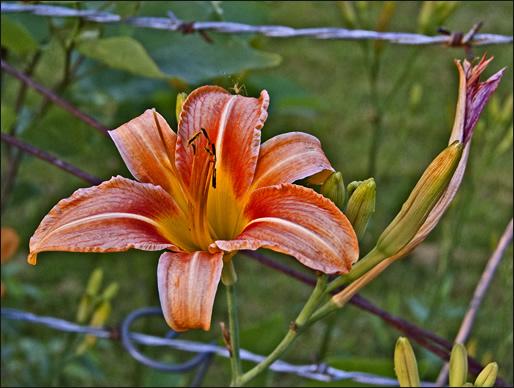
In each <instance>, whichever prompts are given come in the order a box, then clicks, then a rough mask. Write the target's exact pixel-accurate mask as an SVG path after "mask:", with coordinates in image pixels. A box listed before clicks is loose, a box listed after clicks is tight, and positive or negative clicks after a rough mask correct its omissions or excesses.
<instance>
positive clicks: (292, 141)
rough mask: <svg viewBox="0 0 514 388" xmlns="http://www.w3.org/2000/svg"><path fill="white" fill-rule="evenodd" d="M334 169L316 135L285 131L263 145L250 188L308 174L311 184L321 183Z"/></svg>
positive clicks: (283, 181) (252, 189) (288, 181)
mask: <svg viewBox="0 0 514 388" xmlns="http://www.w3.org/2000/svg"><path fill="white" fill-rule="evenodd" d="M332 172H334V169H333V168H332V166H331V165H330V162H329V161H328V159H327V157H326V156H325V154H324V152H323V150H322V149H321V143H320V142H319V140H318V139H317V138H316V137H314V136H311V135H309V134H307V133H302V132H290V133H285V134H283V135H278V136H275V137H273V138H271V139H269V140H268V141H266V142H264V143H263V144H262V146H261V151H260V154H259V160H258V162H257V169H256V171H255V178H254V180H253V183H252V187H251V189H250V191H254V190H256V189H258V188H261V187H266V186H272V185H279V184H282V183H293V182H294V181H297V180H299V179H303V178H306V177H311V178H310V179H309V182H310V183H313V184H320V183H323V182H324V181H325V179H327V177H328V176H329V175H330V174H331V173H332Z"/></svg>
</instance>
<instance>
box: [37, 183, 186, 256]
mask: <svg viewBox="0 0 514 388" xmlns="http://www.w3.org/2000/svg"><path fill="white" fill-rule="evenodd" d="M188 241H190V237H189V232H188V221H187V217H186V216H185V215H184V213H183V212H182V211H181V210H180V208H179V207H178V206H177V204H176V203H175V201H174V200H173V198H172V197H171V196H170V195H169V194H168V193H167V192H166V191H164V189H162V188H161V187H160V186H154V185H152V184H150V183H139V182H135V181H132V180H129V179H126V178H123V177H121V176H118V177H115V178H112V179H111V180H109V181H107V182H104V183H102V184H101V185H99V186H94V187H90V188H87V189H79V190H77V191H75V193H73V195H72V196H71V197H69V198H67V199H63V200H61V201H59V203H58V204H57V205H55V206H54V208H53V209H52V210H51V211H50V213H48V214H47V215H46V216H45V218H44V219H43V221H41V224H40V225H39V227H38V229H37V230H36V232H35V233H34V235H33V236H32V238H31V239H30V254H29V257H28V261H29V263H31V264H36V256H37V254H38V253H39V252H43V251H68V252H120V251H126V250H128V249H130V248H136V249H142V250H145V251H157V250H161V249H165V248H169V249H174V250H181V249H184V250H188V249H193V246H192V245H191V246H189V245H188ZM178 242H180V245H179V243H178Z"/></svg>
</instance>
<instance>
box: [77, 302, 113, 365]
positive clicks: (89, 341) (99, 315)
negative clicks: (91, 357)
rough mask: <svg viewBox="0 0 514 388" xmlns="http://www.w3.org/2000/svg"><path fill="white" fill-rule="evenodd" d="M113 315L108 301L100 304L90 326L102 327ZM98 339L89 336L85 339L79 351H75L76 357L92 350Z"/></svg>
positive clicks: (78, 348)
mask: <svg viewBox="0 0 514 388" xmlns="http://www.w3.org/2000/svg"><path fill="white" fill-rule="evenodd" d="M110 314H111V304H110V303H109V302H107V301H103V302H101V303H100V305H99V306H98V307H97V308H96V310H95V312H94V313H93V317H92V318H91V322H90V326H92V327H102V326H103V325H104V323H105V321H107V318H109V315H110ZM96 339H97V337H96V336H94V335H92V334H88V335H86V336H85V337H84V340H83V341H82V343H81V344H80V345H79V346H78V347H77V350H76V351H75V354H76V355H81V354H84V353H85V352H86V350H88V349H89V348H91V347H92V346H93V345H94V344H95V343H96Z"/></svg>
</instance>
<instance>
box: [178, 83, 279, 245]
mask: <svg viewBox="0 0 514 388" xmlns="http://www.w3.org/2000/svg"><path fill="white" fill-rule="evenodd" d="M268 103H269V97H268V94H267V92H266V91H263V92H262V93H261V96H260V98H259V99H256V98H250V97H243V96H240V95H232V94H230V93H228V92H227V91H226V90H224V89H222V88H219V87H215V86H206V87H201V88H199V89H196V90H195V91H194V92H192V93H191V94H190V95H189V96H188V98H187V100H186V101H185V102H184V105H183V106H182V112H181V115H180V123H179V129H178V134H177V135H178V139H177V148H176V164H177V169H178V171H179V173H180V176H181V177H182V179H183V181H184V182H185V183H186V186H188V187H190V186H191V184H192V182H191V181H190V177H191V176H192V175H193V174H192V172H191V169H192V167H193V159H194V158H193V147H187V142H188V140H189V139H191V138H192V137H193V135H194V134H195V133H197V132H198V131H200V130H201V129H202V128H203V129H205V130H206V132H207V134H208V137H209V140H210V141H211V142H212V144H213V145H214V147H215V152H216V182H217V184H216V188H214V187H213V186H214V185H212V186H211V188H210V191H209V194H208V205H207V218H208V219H209V222H210V224H211V226H212V227H213V228H214V231H215V233H216V235H217V236H218V237H220V238H227V239H228V238H231V237H233V234H234V225H235V224H236V221H237V218H238V216H239V213H240V210H241V207H242V202H243V198H244V197H245V196H246V193H247V192H248V189H249V188H250V185H251V183H252V181H253V177H254V174H255V168H256V165H257V159H258V156H259V149H260V136H261V133H260V129H261V128H262V126H263V124H264V121H265V120H266V118H267V112H266V109H267V107H268ZM207 146H208V140H207V139H206V138H205V137H204V136H200V137H199V138H198V139H197V143H196V149H197V150H198V151H197V152H204V151H203V150H204V148H205V147H207ZM195 167H196V168H202V167H203V165H202V163H196V164H195ZM196 175H200V174H196ZM194 184H197V182H194Z"/></svg>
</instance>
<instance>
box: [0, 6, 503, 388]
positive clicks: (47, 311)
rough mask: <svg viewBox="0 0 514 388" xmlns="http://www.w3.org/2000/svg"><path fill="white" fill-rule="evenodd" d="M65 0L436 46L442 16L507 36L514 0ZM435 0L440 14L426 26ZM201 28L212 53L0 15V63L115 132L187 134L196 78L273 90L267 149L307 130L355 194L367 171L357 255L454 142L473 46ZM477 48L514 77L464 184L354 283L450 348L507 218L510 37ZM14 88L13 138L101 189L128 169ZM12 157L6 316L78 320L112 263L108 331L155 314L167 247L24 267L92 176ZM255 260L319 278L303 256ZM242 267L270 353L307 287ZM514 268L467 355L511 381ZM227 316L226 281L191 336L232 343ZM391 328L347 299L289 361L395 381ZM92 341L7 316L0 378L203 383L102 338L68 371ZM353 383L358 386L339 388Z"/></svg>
mask: <svg viewBox="0 0 514 388" xmlns="http://www.w3.org/2000/svg"><path fill="white" fill-rule="evenodd" d="M34 3H52V2H34ZM59 5H61V6H67V7H70V8H74V9H98V10H103V11H107V12H111V13H116V14H120V15H122V16H124V17H130V16H158V17H166V12H167V11H168V10H171V11H172V12H173V13H174V14H175V15H176V16H177V17H178V18H180V19H181V20H184V21H193V20H194V21H208V20H210V21H221V20H224V21H232V22H238V23H247V24H252V25H283V26H289V27H293V28H311V27H346V28H355V29H368V30H376V31H377V30H378V31H393V32H412V33H424V34H427V35H436V34H437V33H436V27H437V26H440V25H444V26H446V27H447V28H448V29H449V30H452V31H462V32H467V31H468V30H469V29H470V28H471V27H472V26H473V24H475V23H477V22H479V21H483V22H484V25H483V27H482V29H481V30H480V31H479V33H491V34H500V35H507V36H512V34H513V31H512V25H513V22H512V20H513V9H512V8H513V5H512V2H497V1H487V2H486V1H477V2H355V3H354V2H339V3H338V2H274V1H266V2H153V1H150V2H130V1H129V2H73V1H72V2H62V3H60V4H59ZM430 7H432V11H433V13H432V15H431V17H429V18H426V19H423V18H422V17H420V14H422V12H426V11H427V10H429V9H430ZM352 15H353V16H352ZM420 20H421V21H420ZM207 35H208V36H209V38H210V39H211V40H212V43H209V42H208V41H207V40H205V39H203V38H202V36H201V35H199V34H187V35H184V34H181V33H179V32H167V31H160V30H153V29H144V28H136V27H132V26H129V25H126V24H120V23H118V24H98V23H93V22H87V21H84V20H77V19H75V18H65V19H64V18H50V17H44V16H35V15H29V14H21V13H17V14H14V13H2V59H4V60H6V61H7V63H9V64H10V65H11V66H14V67H15V68H17V69H19V70H20V71H24V72H27V73H30V75H31V77H33V78H34V79H35V80H36V81H38V82H40V83H41V84H43V85H45V86H46V87H48V88H50V89H53V90H55V91H56V93H58V94H59V95H61V96H62V97H63V98H64V99H66V100H67V101H68V102H70V103H71V104H72V105H74V106H75V107H77V108H79V109H80V110H82V111H84V112H86V113H88V114H89V115H91V116H93V117H95V118H96V119H97V120H98V121H99V122H101V123H102V124H104V125H105V126H107V127H108V128H111V129H114V128H116V127H117V126H119V125H121V124H123V123H125V122H127V121H129V120H130V119H132V118H134V117H136V116H138V115H140V114H141V113H142V112H143V111H144V110H145V109H147V108H150V107H155V108H156V109H157V110H158V111H159V112H160V113H161V114H162V115H163V116H164V117H165V118H166V119H167V120H168V122H169V123H170V125H171V127H172V128H176V119H175V99H176V95H177V93H178V92H183V91H184V92H191V91H192V90H193V89H195V88H196V87H198V86H201V85H204V84H217V85H221V86H224V87H225V88H230V87H233V86H234V85H235V84H236V83H237V84H239V85H241V84H244V85H245V87H246V90H247V93H248V95H249V96H258V94H259V92H260V90H262V89H266V90H268V92H269V94H270V97H271V102H270V108H269V117H268V120H267V122H266V124H265V126H264V128H263V129H262V138H263V141H264V140H266V139H268V138H270V137H272V136H275V135H277V134H280V133H284V132H289V131H302V132H307V133H310V134H313V135H315V136H317V137H318V138H319V139H320V141H321V144H322V146H323V149H324V151H325V153H326V154H327V156H328V158H329V160H330V161H331V163H332V165H333V166H334V168H335V169H336V170H338V171H341V172H342V173H343V177H344V180H345V183H350V182H351V181H353V180H364V179H367V178H368V177H370V176H372V177H374V179H375V181H376V184H377V204H376V214H375V215H374V217H373V218H372V220H371V222H370V224H369V226H368V230H367V232H366V235H365V236H364V238H363V240H362V241H361V242H360V244H361V251H362V252H363V253H366V252H367V251H369V249H371V247H372V246H373V245H374V243H375V242H376V239H377V238H378V236H379V235H380V233H381V231H382V230H383V229H384V228H385V227H386V226H387V225H388V223H389V222H390V221H391V220H392V219H393V218H394V216H395V215H396V213H397V212H398V211H399V209H400V207H401V205H402V203H403V202H404V201H405V199H406V198H407V196H408V194H409V192H410V190H411V189H412V188H413V186H414V185H415V183H416V181H417V179H418V178H419V177H420V176H421V174H422V172H423V171H424V169H425V167H426V166H427V165H428V164H429V163H430V161H431V160H432V159H433V158H434V157H435V156H436V155H437V154H438V153H439V152H440V151H441V150H442V149H443V148H444V147H445V146H446V144H447V142H448V138H449V134H450V131H451V128H452V124H453V118H454V110H455V105H456V100H457V89H458V72H457V68H456V66H455V64H454V63H453V60H454V59H455V58H457V59H464V58H465V57H466V53H465V52H464V50H463V49H462V48H448V47H443V46H405V45H392V44H378V43H376V42H371V41H343V40H317V39H310V38H304V37H302V38H271V37H262V36H255V35H238V36H235V35H226V34H217V33H214V32H209V33H207ZM472 51H473V54H474V55H475V56H482V55H483V54H484V53H485V52H487V53H488V55H489V56H494V57H495V59H494V60H493V62H492V63H491V64H490V65H489V67H488V68H487V69H486V71H485V73H484V79H485V78H487V77H489V76H490V75H492V74H494V73H496V72H497V71H498V70H499V69H501V68H503V67H505V66H507V70H506V71H505V73H504V76H503V80H502V81H501V83H500V85H499V87H498V89H497V90H496V92H495V94H494V95H493V97H492V99H491V100H490V102H489V103H488V105H487V106H486V108H485V110H484V113H483V114H482V117H481V119H480V120H479V122H478V124H477V126H476V128H475V133H474V138H473V142H472V145H471V154H470V158H469V162H468V168H467V172H466V175H465V177H464V181H463V184H462V186H461V188H460V191H459V193H458V195H457V197H456V198H455V201H454V203H453V204H452V205H451V206H450V208H449V209H448V211H447V213H446V214H445V216H444V217H443V218H442V220H441V222H440V223H439V225H438V226H437V227H436V228H435V229H434V231H433V232H432V234H431V235H430V236H429V237H428V238H427V240H426V241H425V242H424V243H423V244H422V245H420V246H419V247H418V248H417V250H416V251H415V252H413V253H412V254H411V255H410V256H408V257H407V258H405V259H403V260H401V261H399V262H397V263H395V264H394V265H392V266H391V267H390V268H388V269H387V271H385V273H383V274H382V275H380V276H379V277H378V278H377V279H376V280H375V281H374V282H372V283H371V284H370V285H369V286H367V287H366V288H365V289H364V290H363V291H362V292H361V295H363V296H364V297H366V298H368V299H369V300H370V301H372V302H373V303H374V304H376V305H377V306H379V307H380V308H382V309H384V310H387V311H389V312H390V313H392V314H397V315H399V316H400V317H402V318H405V319H407V320H409V321H411V322H412V323H414V324H416V325H419V326H421V327H423V328H425V329H427V330H430V331H432V332H434V333H436V334H437V335H439V336H440V337H442V338H444V339H447V340H449V341H452V339H453V338H455V336H456V334H457V331H458V329H459V326H460V323H461V320H462V318H463V316H464V313H465V311H466V309H467V306H468V303H469V301H470V299H471V297H472V295H473V292H474V289H475V286H476V284H477V282H478V280H479V278H480V276H481V273H482V271H483V269H484V267H485V265H486V263H487V260H488V258H489V257H490V255H491V253H492V252H493V250H494V249H495V247H496V245H497V243H498V241H499V238H500V236H501V234H502V233H503V231H504V229H505V227H506V225H507V223H508V222H509V220H510V219H511V218H512V181H513V180H512V176H513V171H512V170H513V160H512V155H513V152H512V93H513V92H512V90H513V88H512V81H513V80H512V68H513V67H512V58H513V55H512V54H513V53H512V44H503V45H490V46H482V47H475V48H473V50H472ZM20 95H22V94H21V93H20V82H19V81H18V80H16V79H14V78H13V77H11V76H10V75H8V74H7V73H4V72H3V73H2V104H1V108H2V112H1V113H2V114H1V119H2V132H4V133H13V131H14V133H15V134H16V136H17V137H18V138H20V139H21V140H23V141H25V142H27V143H29V144H31V145H33V146H35V147H37V148H40V149H42V150H44V151H46V152H49V153H51V154H53V155H55V156H58V157H59V158H61V159H63V160H65V161H67V162H69V163H71V164H73V165H75V166H77V167H79V168H81V169H83V170H85V171H87V172H89V173H90V174H92V175H95V176H97V177H99V178H101V179H103V180H108V179H109V178H110V177H111V176H113V175H117V174H120V175H123V176H126V177H130V173H129V172H128V170H127V169H126V167H125V166H124V164H123V162H122V160H121V157H120V156H119V154H118V152H117V150H116V148H115V146H114V144H113V143H112V141H111V140H110V139H108V138H106V137H104V136H103V135H101V134H99V133H98V132H96V131H94V130H93V129H92V128H90V127H88V126H87V125H86V124H84V123H83V122H81V121H79V120H77V119H76V118H75V117H73V116H72V115H70V114H69V113H68V112H66V111H64V110H63V109H61V108H59V107H57V106H55V105H52V104H45V103H44V101H43V100H42V97H41V96H40V95H39V94H37V93H36V92H34V91H33V90H31V89H28V90H27V91H26V95H25V98H24V99H20V97H19V96H20ZM15 154H16V152H15V151H14V150H13V149H12V148H9V147H6V145H5V143H3V142H2V206H3V208H2V227H4V226H8V227H11V228H14V229H15V230H16V231H17V233H18V234H19V235H20V238H21V243H20V246H19V249H18V251H17V252H16V254H15V255H14V256H13V257H12V258H11V259H10V260H9V261H7V262H5V263H3V264H2V281H3V284H4V286H5V288H6V294H5V295H4V297H3V298H2V307H12V308H17V309H22V310H25V311H29V312H31V313H34V314H38V315H43V316H52V317H57V318H62V319H66V320H70V321H74V320H75V316H76V312H77V308H78V304H79V301H80V299H81V297H82V294H83V292H84V289H85V287H86V284H87V281H88V279H89V276H90V274H91V273H92V272H93V270H94V269H95V268H98V267H100V268H102V269H103V271H104V280H103V287H104V288H105V287H107V285H108V284H110V283H113V282H117V284H118V285H119V291H118V293H117V294H116V295H115V296H114V297H113V298H112V300H111V303H112V312H111V314H110V316H109V317H108V320H107V322H106V325H107V326H109V327H113V328H115V327H117V325H119V323H120V322H121V321H122V320H123V319H124V318H125V317H126V316H127V315H128V314H129V313H130V312H131V311H133V310H134V309H137V308H141V307H145V306H157V305H158V304H159V301H158V295H157V286H156V267H157V260H158V258H159V255H160V253H159V252H142V251H129V252H126V253H117V254H93V253H91V254H78V253H75V254H72V253H53V252H52V253H50V252H48V253H43V254H41V255H40V256H39V260H38V265H37V266H35V267H33V266H30V265H28V264H27V262H26V256H27V253H28V241H29V238H30V236H31V235H32V233H33V232H34V231H35V229H36V228H37V226H38V225H39V222H40V221H41V219H42V218H43V217H44V215H45V214H47V213H48V211H49V210H50V209H51V207H52V206H53V205H55V204H56V203H57V202H58V201H59V200H60V199H62V198H66V197H68V196H70V195H71V194H72V193H73V191H74V190H76V189H77V188H79V187H88V186H89V184H87V183H85V182H83V181H81V180H79V179H78V178H76V177H74V176H71V175H70V174H68V173H65V172H63V171H61V170H60V169H58V168H56V167H55V166H52V165H49V164H47V163H46V162H44V161H41V160H39V159H37V158H35V157H32V156H29V155H26V154H23V155H21V158H20V163H19V167H18V169H17V172H16V174H12V175H11V172H10V171H11V168H10V167H12V165H13V164H12V161H13V160H14V159H15V158H16V156H15ZM13 158H14V159H13ZM13 177H14V179H13ZM6 182H7V183H8V182H12V190H10V192H9V193H6V192H5V195H4V187H5V184H6ZM264 253H265V254H266V255H268V256H270V257H273V258H274V259H276V260H277V261H280V262H281V263H284V264H287V265H288V266H290V267H292V268H295V269H297V270H298V271H302V272H303V273H306V274H311V271H309V270H308V269H306V268H304V267H302V266H301V265H300V264H299V263H297V262H296V260H294V259H291V258H289V257H287V256H285V255H279V254H274V253H272V252H269V251H264ZM235 266H236V270H237V272H238V278H239V282H238V283H237V291H238V294H239V295H238V301H239V304H240V307H239V313H240V327H241V330H242V346H243V347H244V348H245V349H248V350H250V351H252V352H256V353H259V354H267V353H268V352H269V351H270V350H271V349H272V348H273V346H274V345H275V344H277V343H278V341H279V340H280V338H281V336H282V335H283V334H284V333H285V332H286V330H287V328H288V326H289V322H290V321H292V320H294V318H295V317H296V315H297V313H298V312H299V310H300V309H301V307H302V306H303V303H304V302H305V301H306V299H307V297H308V296H309V294H310V292H311V289H310V287H309V286H306V285H304V284H301V283H299V282H298V281H296V280H294V279H291V278H289V277H287V276H286V275H284V274H281V273H278V272H276V271H274V270H272V269H270V268H267V267H264V266H263V265H261V264H259V263H257V262H255V261H253V260H251V259H249V258H248V257H246V256H243V255H239V256H236V258H235ZM512 274H513V269H512V246H511V247H509V249H508V250H507V252H506V255H505V257H504V259H503V261H502V262H501V264H500V266H499V268H498V269H497V273H496V275H495V277H494V280H493V282H492V284H491V286H490V288H489V290H488V291H487V293H486V295H485V298H484V301H483V304H482V306H481V308H480V311H479V313H478V316H477V319H476V322H475V324H474V327H473V330H472V332H471V335H470V339H469V341H468V343H467V346H468V352H469V353H470V354H471V355H472V356H473V357H476V358H477V359H478V360H479V361H480V362H482V363H483V364H486V363H488V362H490V361H497V362H498V363H499V367H500V369H499V376H500V377H502V378H503V379H505V380H506V381H507V382H509V383H512V379H513V375H512V373H513V372H512V365H513V359H512V353H513V347H512V344H513V337H512V333H513V320H512V317H513V311H512V305H513V300H512V299H513V284H512V278H513V277H512ZM330 320H332V321H333V322H332V323H330ZM220 321H225V322H226V321H227V316H226V301H225V296H224V292H223V290H222V287H220V292H219V293H218V295H217V297H216V302H215V305H214V313H213V320H212V322H213V323H212V327H211V331H210V332H203V331H202V332H200V331H189V332H186V333H184V334H182V335H181V338H184V339H191V340H199V341H202V342H209V341H211V340H216V341H218V343H220V344H221V331H220V328H219V325H218V322H220ZM140 326H141V327H135V329H139V330H141V331H143V330H144V331H147V332H150V333H155V334H159V335H161V334H162V333H164V330H165V327H164V326H165V325H163V321H161V320H159V319H156V318H155V319H152V320H151V321H148V322H147V323H145V324H141V325H140ZM330 327H331V329H328V328H330ZM399 335H400V333H399V332H398V331H396V330H395V329H393V328H391V327H389V326H387V325H386V324H385V323H384V322H382V321H381V320H380V319H379V318H377V317H374V316H372V315H370V314H368V313H366V312H363V311H361V310H359V309H357V308H355V307H354V306H351V305H349V306H347V307H345V308H344V309H342V310H341V311H340V312H338V313H337V314H336V315H335V317H334V318H331V319H329V320H326V321H322V322H319V323H317V324H316V325H314V326H313V327H312V328H311V329H309V330H308V331H307V332H306V333H305V334H304V335H303V336H301V337H300V338H299V339H298V340H297V341H296V342H295V344H294V345H293V347H292V348H291V350H290V351H288V353H287V354H286V355H285V357H284V359H285V360H286V361H288V362H291V363H295V364H309V363H312V362H316V361H326V362H328V363H329V364H330V365H332V366H335V367H339V368H343V369H345V370H360V371H366V372H371V373H376V374H383V375H385V376H390V377H393V376H394V374H393V368H392V360H393V350H394V345H395V342H396V339H397V338H398V336H399ZM327 338H328V342H327V341H326V339H327ZM324 339H325V340H324ZM82 340H83V338H82V337H81V336H78V335H74V334H65V333H63V332H59V331H55V330H51V329H47V328H45V327H42V326H41V325H36V324H31V323H24V322H19V321H13V320H8V319H2V361H1V365H2V373H1V374H2V376H1V381H2V386H49V385H52V386H88V385H96V386H187V385H188V384H190V383H191V380H192V378H193V373H187V374H184V375H174V374H165V373H161V372H156V371H154V370H151V369H149V368H146V367H144V366H142V365H140V364H139V363H137V362H136V361H135V360H134V359H132V358H131V357H130V356H129V355H128V354H127V353H126V352H125V351H124V349H123V348H122V346H121V344H120V343H118V342H115V341H110V340H102V339H100V340H98V341H97V342H96V344H94V346H92V347H91V348H90V349H88V350H87V351H86V352H85V353H84V354H82V355H81V356H79V357H75V358H74V359H72V360H71V361H69V360H68V359H67V357H69V356H70V354H72V353H73V352H74V351H75V349H76V348H77V346H79V344H80V343H81V342H82ZM323 343H325V344H327V343H328V345H327V346H325V345H323ZM413 345H414V350H415V352H416V355H417V357H418V361H419V362H420V365H422V368H421V371H422V375H421V378H422V379H423V380H427V381H434V380H435V378H436V377H437V374H438V371H439V369H440V367H441V361H440V360H439V359H438V358H437V357H435V356H433V355H432V354H431V353H429V352H428V351H426V350H424V349H422V348H420V347H417V346H416V345H415V344H413ZM147 351H148V354H150V355H153V356H155V357H158V358H159V359H161V360H164V361H167V362H180V361H183V360H186V359H187V358H188V357H190V355H189V354H182V353H179V352H176V351H171V350H166V349H163V348H158V349H147ZM249 365H250V364H247V365H246V364H245V367H246V368H248V367H249ZM229 379H230V368H229V363H228V361H227V360H224V359H221V358H219V357H218V358H215V359H214V361H213V365H211V367H210V368H209V370H208V372H207V375H206V376H205V378H204V379H203V384H204V385H206V386H225V385H226V384H227V383H228V381H229ZM254 384H256V385H259V384H260V385H270V386H309V385H311V386H319V383H318V382H311V381H309V380H307V379H305V378H301V377H297V376H292V375H284V374H276V373H271V372H268V373H266V375H265V376H263V377H261V378H260V379H259V380H256V381H255V382H254ZM345 384H348V385H350V386H354V384H355V383H347V382H337V384H336V385H337V386H344V385H345Z"/></svg>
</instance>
